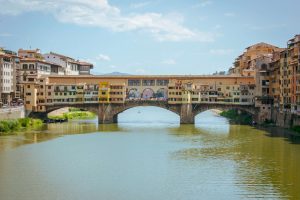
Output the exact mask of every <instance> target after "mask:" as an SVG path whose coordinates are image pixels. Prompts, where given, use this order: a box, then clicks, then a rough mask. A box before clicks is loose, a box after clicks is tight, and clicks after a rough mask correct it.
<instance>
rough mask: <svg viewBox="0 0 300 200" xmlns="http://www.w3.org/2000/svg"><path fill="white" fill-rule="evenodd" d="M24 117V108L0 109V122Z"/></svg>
mask: <svg viewBox="0 0 300 200" xmlns="http://www.w3.org/2000/svg"><path fill="white" fill-rule="evenodd" d="M24 117H25V109H24V106H21V107H15V108H2V109H0V120H13V119H19V118H24Z"/></svg>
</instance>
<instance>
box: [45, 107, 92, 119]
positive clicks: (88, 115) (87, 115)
mask: <svg viewBox="0 0 300 200" xmlns="http://www.w3.org/2000/svg"><path fill="white" fill-rule="evenodd" d="M71 109H72V108H70V109H69V110H71ZM95 117H96V115H95V114H94V113H92V112H89V111H80V110H79V109H76V108H74V110H73V109H72V111H70V112H68V113H64V114H63V115H58V116H49V118H50V119H55V120H60V119H61V120H65V119H69V120H72V119H94V118H95Z"/></svg>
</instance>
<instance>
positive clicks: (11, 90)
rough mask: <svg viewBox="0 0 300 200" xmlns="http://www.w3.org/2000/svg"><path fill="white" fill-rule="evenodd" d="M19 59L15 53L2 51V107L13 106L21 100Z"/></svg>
mask: <svg viewBox="0 0 300 200" xmlns="http://www.w3.org/2000/svg"><path fill="white" fill-rule="evenodd" d="M18 69H19V58H18V56H17V54H16V53H15V52H13V51H9V50H5V49H2V48H1V49H0V76H1V78H0V93H1V97H0V106H3V105H11V104H12V103H13V102H16V101H17V100H18V99H19V98H20V88H19V85H18V81H19V74H18Z"/></svg>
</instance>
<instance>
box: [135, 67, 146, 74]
mask: <svg viewBox="0 0 300 200" xmlns="http://www.w3.org/2000/svg"><path fill="white" fill-rule="evenodd" d="M135 72H136V73H137V74H146V70H145V69H142V68H140V69H136V70H135Z"/></svg>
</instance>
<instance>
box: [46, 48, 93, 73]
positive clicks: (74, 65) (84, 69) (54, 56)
mask: <svg viewBox="0 0 300 200" xmlns="http://www.w3.org/2000/svg"><path fill="white" fill-rule="evenodd" d="M44 58H45V60H46V61H47V62H50V63H53V64H55V65H56V66H61V69H57V70H56V71H57V74H58V75H79V74H82V75H90V70H91V69H93V64H91V63H87V62H83V61H79V60H75V59H74V58H71V57H68V56H64V55H61V54H58V53H54V52H50V53H47V54H44Z"/></svg>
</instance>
